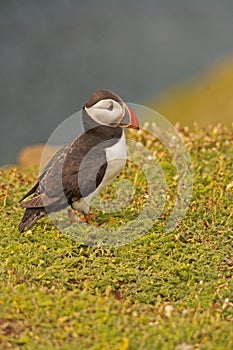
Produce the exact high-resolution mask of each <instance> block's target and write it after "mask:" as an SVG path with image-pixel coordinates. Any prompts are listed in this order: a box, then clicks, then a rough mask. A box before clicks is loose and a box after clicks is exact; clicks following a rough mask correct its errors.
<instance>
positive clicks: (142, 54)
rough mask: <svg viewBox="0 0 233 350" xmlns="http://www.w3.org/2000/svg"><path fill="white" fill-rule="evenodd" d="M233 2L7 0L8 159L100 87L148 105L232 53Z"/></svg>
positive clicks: (4, 113)
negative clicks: (170, 88) (160, 93)
mask: <svg viewBox="0 0 233 350" xmlns="http://www.w3.org/2000/svg"><path fill="white" fill-rule="evenodd" d="M232 18H233V2H230V1H227V0H223V1H221V2H220V1H217V0H206V1H200V0H197V1H192V2H191V1H190V2H187V1H186V0H176V1H172V0H170V1H163V0H158V1H153V0H148V1H145V2H143V1H139V0H129V1H123V0H118V1H113V0H100V1H96V2H94V1H89V0H87V1H81V0H80V1H74V0H73V1H72V0H67V1H62V0H57V1H36V0H31V1H29V0H27V1H26V0H24V1H23V0H22V1H20V2H19V1H17V0H11V1H7V0H5V1H1V2H0V105H1V114H0V122H1V126H0V164H7V163H13V162H15V161H16V155H17V153H18V151H19V150H20V148H21V147H22V146H24V145H27V144H32V143H38V142H46V140H47V138H48V137H49V135H50V134H51V133H52V131H53V130H54V129H55V127H56V126H57V125H58V124H59V123H60V122H62V121H63V120H64V119H65V118H66V117H67V116H69V115H70V114H73V113H74V112H76V111H77V110H79V109H80V108H81V107H82V105H83V104H84V102H85V101H86V100H87V98H88V96H89V94H90V93H91V92H92V91H93V90H95V89H98V88H108V89H112V90H114V91H116V92H117V93H119V94H120V95H121V96H122V97H123V98H124V99H125V100H126V101H130V102H134V103H142V102H143V100H145V99H146V98H149V97H151V96H153V95H155V94H156V93H159V92H160V91H162V90H164V89H166V88H168V87H170V86H171V85H174V84H177V83H178V82H179V81H181V80H185V79H187V78H190V77H191V76H193V75H195V74H200V72H202V71H203V70H205V69H206V68H207V67H208V66H209V65H210V64H212V63H214V62H216V61H218V60H221V59H222V58H223V57H224V56H225V55H227V54H228V53H232V51H233V40H232V34H233V20H232Z"/></svg>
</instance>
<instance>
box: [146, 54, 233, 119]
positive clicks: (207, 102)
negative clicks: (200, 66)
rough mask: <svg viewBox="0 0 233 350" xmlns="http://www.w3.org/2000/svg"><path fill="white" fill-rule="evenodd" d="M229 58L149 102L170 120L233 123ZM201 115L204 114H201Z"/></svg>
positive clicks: (232, 74)
mask: <svg viewBox="0 0 233 350" xmlns="http://www.w3.org/2000/svg"><path fill="white" fill-rule="evenodd" d="M232 91H233V60H232V59H231V60H228V61H227V62H223V63H221V64H220V65H216V66H214V67H213V68H211V69H210V70H209V71H208V72H207V73H205V74H203V76H200V77H198V78H194V79H192V80H190V81H188V82H187V83H184V84H181V85H178V86H175V87H173V88H172V89H169V90H168V91H165V92H164V93H162V94H161V95H160V96H157V98H155V99H154V100H150V101H149V105H150V106H151V107H152V108H154V109H156V110H157V111H158V112H160V113H161V114H163V115H164V116H165V117H166V118H168V119H169V120H170V121H171V122H173V123H176V122H177V121H179V122H180V123H181V125H183V126H184V125H188V126H192V125H193V122H194V121H197V122H198V123H199V125H205V126H207V125H208V124H212V125H214V124H216V123H218V122H221V123H224V124H225V125H231V123H232V122H233V99H232ZM203 116H204V117H203Z"/></svg>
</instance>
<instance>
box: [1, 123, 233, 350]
mask: <svg viewBox="0 0 233 350" xmlns="http://www.w3.org/2000/svg"><path fill="white" fill-rule="evenodd" d="M180 132H181V133H182V134H183V138H184V141H185V144H186V146H187V148H188V149H189V151H190V155H191V159H192V163H193V171H194V187H193V197H192V200H191V202H190V206H189V211H188V212H187V214H186V216H185V217H184V219H183V221H182V222H181V224H180V225H179V227H178V228H176V229H175V230H174V231H173V232H170V233H166V232H165V225H166V221H167V217H168V215H169V213H170V210H171V208H172V203H173V201H174V196H175V191H176V182H175V176H174V174H175V171H174V167H173V166H172V165H171V163H170V161H171V158H170V156H169V154H167V152H166V150H165V149H164V148H163V146H162V145H160V144H159V143H158V142H155V143H154V142H151V140H150V137H149V136H148V135H146V134H143V133H141V134H139V136H138V140H139V141H141V142H143V143H144V144H145V145H147V147H150V148H151V150H153V149H156V150H157V155H158V156H157V157H158V160H159V161H160V162H161V165H162V167H163V169H164V172H165V175H166V180H167V183H168V189H167V191H168V192H167V193H168V194H169V196H168V201H167V204H166V207H165V209H164V212H163V213H162V215H161V216H160V218H159V219H158V220H157V221H156V222H155V224H154V226H153V228H152V229H151V230H150V231H149V232H148V233H147V234H146V235H144V236H143V237H142V238H140V239H138V240H135V241H134V242H133V243H132V244H130V245H124V246H121V247H112V248H101V247H91V246H85V245H83V244H80V243H78V242H77V241H74V240H72V239H71V238H70V237H69V236H67V235H64V234H62V233H60V232H59V231H58V230H57V229H56V228H55V227H54V226H53V224H52V223H51V221H50V219H49V218H45V219H43V220H40V221H39V222H38V224H37V225H35V226H34V227H33V228H32V230H31V231H27V230H26V231H25V232H24V233H23V234H20V233H19V232H18V231H17V226H18V224H19V221H20V218H21V216H22V213H23V211H22V209H20V208H19V205H18V200H19V199H20V197H21V196H22V194H23V193H25V191H26V190H27V189H29V188H30V186H31V185H32V184H33V183H34V181H35V179H36V177H37V169H20V168H17V167H11V168H7V169H3V170H0V178H1V180H0V181H1V182H0V183H1V185H0V203H1V208H0V220H1V221H0V222H1V230H0V234H1V246H0V281H1V282H0V348H1V349H23V350H26V349H30V350H31V349H38V350H40V349H46V350H47V349H48V350H49V349H51V350H52V349H64V350H65V349H67V350H68V349H71V350H72V349H78V350H79V349H92V350H94V349H96V350H98V349H101V350H102V349H103V350H104V349H106V350H107V349H111V350H134V349H141V350H147V349H148V350H151V349H152V350H153V349H159V350H163V349H164V350H170V349H171V350H172V349H176V350H192V349H201V350H202V349H208V350H212V349H218V350H221V349H222V350H231V349H232V348H233V327H232V321H233V314H232V309H233V308H232V306H233V300H232V295H233V274H232V268H233V258H232V238H233V236H232V228H233V212H232V200H233V192H232V190H233V182H232V180H233V179H232V170H233V169H232V163H233V145H232V141H233V132H232V130H231V129H227V128H224V127H221V126H217V127H215V128H211V127H210V128H207V129H198V128H196V129H195V130H194V131H192V132H189V131H188V130H187V129H184V130H180ZM134 137H135V136H134ZM128 177H131V179H132V181H133V182H135V184H136V186H137V190H136V193H135V196H134V198H133V201H132V203H131V205H130V206H129V207H128V208H127V209H126V210H125V211H124V214H122V213H121V215H120V213H119V215H117V214H114V216H113V217H111V215H110V214H107V213H104V214H103V215H102V217H101V215H100V218H99V219H98V220H102V221H103V220H105V221H106V222H107V223H105V224H104V227H105V228H106V229H107V228H108V227H109V228H111V227H115V225H116V226H120V225H122V224H124V223H125V222H127V221H129V220H130V219H131V218H132V217H133V216H134V215H136V214H137V213H138V211H140V208H142V207H143V205H144V197H143V195H144V191H146V181H145V179H144V177H143V174H141V172H140V171H139V170H138V175H137V177H136V176H135V166H134V165H133V164H131V163H129V164H128V167H127V168H126V169H125V172H124V173H123V174H122V175H121V178H128ZM114 189H115V184H114V185H113V186H112V187H110V188H109V189H108V190H106V191H105V192H104V194H103V196H104V198H109V197H111V196H114ZM98 220H97V221H96V223H95V225H96V226H97V224H98V222H99V221H98Z"/></svg>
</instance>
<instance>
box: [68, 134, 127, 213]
mask: <svg viewBox="0 0 233 350" xmlns="http://www.w3.org/2000/svg"><path fill="white" fill-rule="evenodd" d="M105 152H106V159H107V168H106V171H105V174H104V177H103V180H102V182H101V183H100V184H99V186H98V187H97V188H96V190H95V191H94V192H92V193H90V194H89V195H88V196H87V197H85V198H81V199H80V200H79V201H77V202H74V203H73V208H75V209H77V210H80V211H82V212H84V213H88V212H89V205H90V202H91V200H92V198H93V197H94V196H95V195H96V194H97V193H99V192H100V191H101V190H103V189H104V188H105V187H107V186H108V185H110V183H111V182H112V181H113V180H114V179H115V177H116V176H117V175H119V173H120V172H121V170H122V169H123V168H124V166H125V163H126V159H127V150H126V142H125V133H124V131H123V133H122V136H121V138H120V139H119V141H118V142H117V143H116V144H115V145H113V146H111V147H107V148H105Z"/></svg>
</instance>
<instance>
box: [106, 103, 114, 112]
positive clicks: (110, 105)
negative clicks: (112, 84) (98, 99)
mask: <svg viewBox="0 0 233 350" xmlns="http://www.w3.org/2000/svg"><path fill="white" fill-rule="evenodd" d="M107 109H108V110H109V111H112V110H113V103H112V102H111V103H110V104H109V105H108V107H107Z"/></svg>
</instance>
